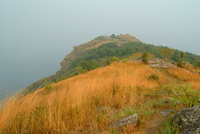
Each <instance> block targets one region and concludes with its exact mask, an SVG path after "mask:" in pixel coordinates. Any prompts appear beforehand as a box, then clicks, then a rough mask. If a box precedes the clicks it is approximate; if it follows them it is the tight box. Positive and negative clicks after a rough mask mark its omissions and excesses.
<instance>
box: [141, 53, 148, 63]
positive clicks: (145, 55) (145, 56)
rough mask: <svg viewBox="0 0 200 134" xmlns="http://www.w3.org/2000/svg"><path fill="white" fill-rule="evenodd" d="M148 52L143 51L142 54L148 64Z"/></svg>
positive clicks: (143, 59)
mask: <svg viewBox="0 0 200 134" xmlns="http://www.w3.org/2000/svg"><path fill="white" fill-rule="evenodd" d="M147 56H148V54H147V53H146V52H144V53H143V55H142V61H143V62H144V63H145V64H148V58H147Z"/></svg>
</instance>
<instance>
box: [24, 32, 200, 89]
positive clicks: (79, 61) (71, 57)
mask: <svg viewBox="0 0 200 134" xmlns="http://www.w3.org/2000/svg"><path fill="white" fill-rule="evenodd" d="M159 48H164V49H167V47H162V46H154V45H151V44H146V43H143V42H142V41H140V40H139V39H137V38H135V37H133V36H131V35H129V34H126V35H122V34H121V35H117V36H116V35H114V34H113V35H111V36H99V37H97V38H95V39H93V40H92V41H89V42H87V43H84V44H82V45H79V46H76V47H74V50H73V51H72V52H71V53H70V54H68V55H67V56H66V57H65V58H64V59H63V60H62V61H61V69H60V70H59V71H57V72H56V73H55V74H54V75H52V76H49V77H46V78H43V79H41V80H39V81H37V82H35V83H33V84H31V85H30V86H28V87H27V88H26V89H25V90H24V92H25V93H28V92H33V91H36V90H37V89H39V88H41V87H44V86H45V85H47V84H49V83H52V82H58V81H61V80H64V79H66V78H70V77H72V76H75V75H78V74H80V73H82V72H86V71H90V70H93V69H95V68H97V67H101V66H105V65H106V64H108V63H112V62H113V57H114V56H115V57H118V58H119V59H120V60H122V59H125V58H127V57H130V56H131V55H133V54H136V55H137V53H143V52H147V53H149V54H152V55H153V56H154V57H156V58H163V57H162V55H161V54H160V52H159ZM179 53H180V51H179V50H175V52H174V54H173V56H172V57H171V60H173V61H175V62H177V61H178V57H179ZM140 56H141V55H140ZM136 57H137V56H136ZM183 60H184V61H185V62H189V63H191V64H193V65H196V64H197V63H198V62H199V61H200V56H198V55H195V54H191V53H188V52H185V54H184V59H183ZM87 65H90V66H89V67H88V66H87ZM83 66H84V67H83Z"/></svg>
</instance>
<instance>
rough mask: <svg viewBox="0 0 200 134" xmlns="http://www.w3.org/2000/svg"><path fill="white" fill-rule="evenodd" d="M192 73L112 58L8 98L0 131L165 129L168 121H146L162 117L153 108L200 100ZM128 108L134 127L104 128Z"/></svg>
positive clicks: (199, 85)
mask: <svg viewBox="0 0 200 134" xmlns="http://www.w3.org/2000/svg"><path fill="white" fill-rule="evenodd" d="M197 72H198V73H199V72H200V71H199V70H196V69H195V68H190V69H185V68H168V69H167V68H151V67H149V66H147V65H145V64H143V63H140V62H114V63H112V64H111V65H109V66H106V67H100V68H97V69H95V70H92V71H89V72H87V73H84V74H79V75H77V76H74V77H72V78H69V79H66V80H63V81H60V82H57V83H52V84H49V85H46V86H45V87H44V88H41V89H39V90H37V91H36V92H34V93H30V94H28V95H26V96H24V97H20V96H16V97H12V98H10V99H9V100H8V101H7V102H6V103H5V104H4V107H3V110H1V112H0V133H22V134H25V133H33V134H36V133H50V134H51V133H58V134H61V133H76V134H79V133H80V134H85V133H89V134H90V133H91V134H94V133H97V134H103V133H121V132H122V133H129V134H130V133H136V132H138V133H144V134H148V132H149V133H155V131H157V130H158V131H159V130H160V131H165V129H163V128H167V127H169V126H164V127H162V125H161V123H156V124H157V125H158V126H159V127H161V128H160V129H157V128H156V127H155V126H154V127H151V125H149V124H152V123H151V121H155V122H157V119H159V122H162V121H163V120H165V117H160V115H159V113H158V111H161V110H166V109H173V110H174V111H178V110H180V109H183V108H185V107H189V106H193V105H197V104H199V103H200V98H199V93H200V92H199V89H200V83H199V81H200V75H199V74H197ZM190 84H193V85H190ZM177 101H178V103H177ZM134 113H137V114H138V116H139V120H138V125H137V126H136V127H134V128H129V127H128V128H123V129H122V130H115V129H112V128H110V127H109V126H110V125H111V124H112V123H113V122H115V121H117V120H119V119H121V118H123V117H127V116H129V115H131V114H134ZM154 119H155V120H154ZM154 125H155V124H154ZM168 125H169V124H168ZM171 128H173V127H171V126H170V128H167V129H171ZM146 131H148V132H146ZM170 131H171V130H170Z"/></svg>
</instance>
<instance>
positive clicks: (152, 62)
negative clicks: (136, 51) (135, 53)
mask: <svg viewBox="0 0 200 134" xmlns="http://www.w3.org/2000/svg"><path fill="white" fill-rule="evenodd" d="M130 62H142V58H135V59H132V60H130ZM148 66H150V67H154V68H176V65H175V63H174V62H171V61H170V62H167V61H165V60H164V59H159V58H148Z"/></svg>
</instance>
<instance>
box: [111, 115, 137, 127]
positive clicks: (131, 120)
mask: <svg viewBox="0 0 200 134" xmlns="http://www.w3.org/2000/svg"><path fill="white" fill-rule="evenodd" d="M137 122H138V115H137V114H133V115H130V116H128V117H126V118H123V119H121V120H118V121H116V122H114V123H113V124H112V125H111V126H110V128H123V127H125V126H132V127H134V126H136V125H137Z"/></svg>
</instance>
